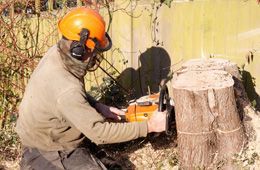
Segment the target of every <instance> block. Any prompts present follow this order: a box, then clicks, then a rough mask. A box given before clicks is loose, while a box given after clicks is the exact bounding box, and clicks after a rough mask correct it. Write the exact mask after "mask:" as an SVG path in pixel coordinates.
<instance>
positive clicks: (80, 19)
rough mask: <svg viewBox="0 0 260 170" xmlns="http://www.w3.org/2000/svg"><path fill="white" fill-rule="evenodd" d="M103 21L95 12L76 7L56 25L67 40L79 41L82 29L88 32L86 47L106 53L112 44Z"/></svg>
mask: <svg viewBox="0 0 260 170" xmlns="http://www.w3.org/2000/svg"><path fill="white" fill-rule="evenodd" d="M105 26H106V24H105V21H104V19H103V17H102V16H101V15H100V14H99V13H98V12H97V11H96V10H93V9H90V8H86V7H78V8H74V9H72V10H71V11H69V12H68V13H67V14H66V15H65V16H64V17H63V18H62V19H60V21H59V23H58V28H59V31H60V33H61V34H62V35H63V36H64V37H65V38H67V39H69V40H75V41H80V32H81V31H82V29H83V28H84V29H87V30H88V31H89V37H88V39H87V41H86V46H87V47H88V48H90V49H91V50H93V49H94V48H97V49H98V50H99V51H107V50H109V49H110V48H111V46H112V42H111V39H110V37H109V36H108V34H107V33H106V32H105Z"/></svg>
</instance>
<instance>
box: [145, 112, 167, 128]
mask: <svg viewBox="0 0 260 170" xmlns="http://www.w3.org/2000/svg"><path fill="white" fill-rule="evenodd" d="M147 124H148V132H149V133H150V132H163V131H165V128H166V111H164V112H158V111H155V112H154V113H153V115H152V117H151V118H150V119H149V120H148V121H147Z"/></svg>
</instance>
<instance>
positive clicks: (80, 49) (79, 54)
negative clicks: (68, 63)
mask: <svg viewBox="0 0 260 170" xmlns="http://www.w3.org/2000/svg"><path fill="white" fill-rule="evenodd" d="M88 38H89V30H88V29H85V28H83V29H82V30H81V32H80V40H79V41H73V42H72V43H71V45H70V53H71V56H72V57H74V58H76V59H77V60H82V59H83V57H84V55H85V54H86V52H87V47H86V41H87V39H88Z"/></svg>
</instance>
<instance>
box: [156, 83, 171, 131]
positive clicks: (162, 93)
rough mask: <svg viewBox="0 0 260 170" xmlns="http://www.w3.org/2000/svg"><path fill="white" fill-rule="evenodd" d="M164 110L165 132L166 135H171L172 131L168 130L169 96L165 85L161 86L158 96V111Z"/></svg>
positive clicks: (169, 114) (169, 116)
mask: <svg viewBox="0 0 260 170" xmlns="http://www.w3.org/2000/svg"><path fill="white" fill-rule="evenodd" d="M164 102H165V103H164ZM165 110H167V112H166V124H165V126H166V127H165V133H166V134H167V135H171V134H172V132H171V130H170V124H171V106H170V97H169V91H168V87H167V86H166V85H163V86H162V88H161V91H160V96H159V106H158V111H159V112H163V111H165Z"/></svg>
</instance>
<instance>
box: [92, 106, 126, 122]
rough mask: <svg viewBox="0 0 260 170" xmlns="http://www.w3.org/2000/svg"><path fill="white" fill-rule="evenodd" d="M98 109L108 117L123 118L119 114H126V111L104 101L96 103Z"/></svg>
mask: <svg viewBox="0 0 260 170" xmlns="http://www.w3.org/2000/svg"><path fill="white" fill-rule="evenodd" d="M96 110H97V111H98V112H99V113H101V114H102V115H103V116H104V117H105V118H107V119H114V120H121V117H120V116H119V115H125V112H124V111H122V110H120V109H118V108H115V107H111V106H107V105H104V104H102V103H97V104H96Z"/></svg>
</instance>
